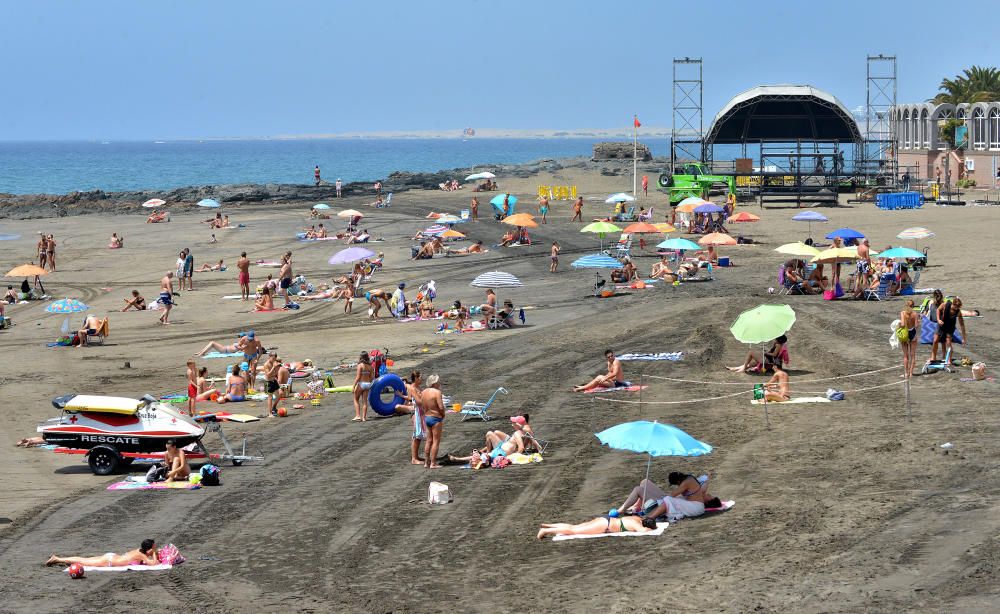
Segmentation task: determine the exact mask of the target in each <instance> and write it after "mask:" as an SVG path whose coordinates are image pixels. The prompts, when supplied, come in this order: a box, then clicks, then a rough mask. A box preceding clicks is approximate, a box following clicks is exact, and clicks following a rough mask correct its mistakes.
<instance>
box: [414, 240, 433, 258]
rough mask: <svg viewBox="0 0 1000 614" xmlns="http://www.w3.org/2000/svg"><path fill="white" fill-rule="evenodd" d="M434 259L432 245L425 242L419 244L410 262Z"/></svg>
mask: <svg viewBox="0 0 1000 614" xmlns="http://www.w3.org/2000/svg"><path fill="white" fill-rule="evenodd" d="M433 257H434V243H432V242H425V243H421V244H420V249H419V250H417V253H416V254H415V255H414V256H413V258H410V260H430V259H431V258H433Z"/></svg>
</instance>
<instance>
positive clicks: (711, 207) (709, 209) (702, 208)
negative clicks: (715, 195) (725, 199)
mask: <svg viewBox="0 0 1000 614" xmlns="http://www.w3.org/2000/svg"><path fill="white" fill-rule="evenodd" d="M723 211H725V209H723V208H722V207H720V206H719V205H717V204H715V203H702V204H700V205H698V206H697V207H695V208H694V209H693V210H692V211H691V212H692V213H722V212H723Z"/></svg>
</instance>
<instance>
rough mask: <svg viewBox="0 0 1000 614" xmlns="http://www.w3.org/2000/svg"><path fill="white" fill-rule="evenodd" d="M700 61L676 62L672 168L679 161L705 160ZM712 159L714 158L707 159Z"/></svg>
mask: <svg viewBox="0 0 1000 614" xmlns="http://www.w3.org/2000/svg"><path fill="white" fill-rule="evenodd" d="M702 104H703V96H702V61H701V58H687V57H685V58H674V86H673V123H672V125H671V129H670V167H671V169H675V168H676V167H677V163H678V161H681V162H684V161H691V160H700V161H702V162H705V161H707V160H706V153H707V152H706V151H705V147H704V146H703V142H702V139H703V138H704V132H705V122H704V113H703V112H702ZM708 157H711V156H708Z"/></svg>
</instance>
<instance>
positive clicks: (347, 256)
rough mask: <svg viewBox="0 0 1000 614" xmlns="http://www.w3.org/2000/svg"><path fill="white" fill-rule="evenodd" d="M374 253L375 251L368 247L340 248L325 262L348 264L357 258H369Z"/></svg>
mask: <svg viewBox="0 0 1000 614" xmlns="http://www.w3.org/2000/svg"><path fill="white" fill-rule="evenodd" d="M374 255H375V252H373V251H371V250H370V249H365V248H363V247H348V248H347V249H342V250H340V251H339V252H337V253H336V254H334V255H333V256H332V257H331V258H330V259H329V260H328V261H327V262H329V263H330V264H349V263H351V262H357V261H358V260H364V259H365V258H371V257H373V256H374Z"/></svg>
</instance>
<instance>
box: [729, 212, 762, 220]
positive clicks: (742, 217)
mask: <svg viewBox="0 0 1000 614" xmlns="http://www.w3.org/2000/svg"><path fill="white" fill-rule="evenodd" d="M726 221H727V222H759V221H760V216H758V215H754V214H753V213H750V212H749V211H740V212H739V213H737V214H735V215H730V216H729V217H728V218H726Z"/></svg>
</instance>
